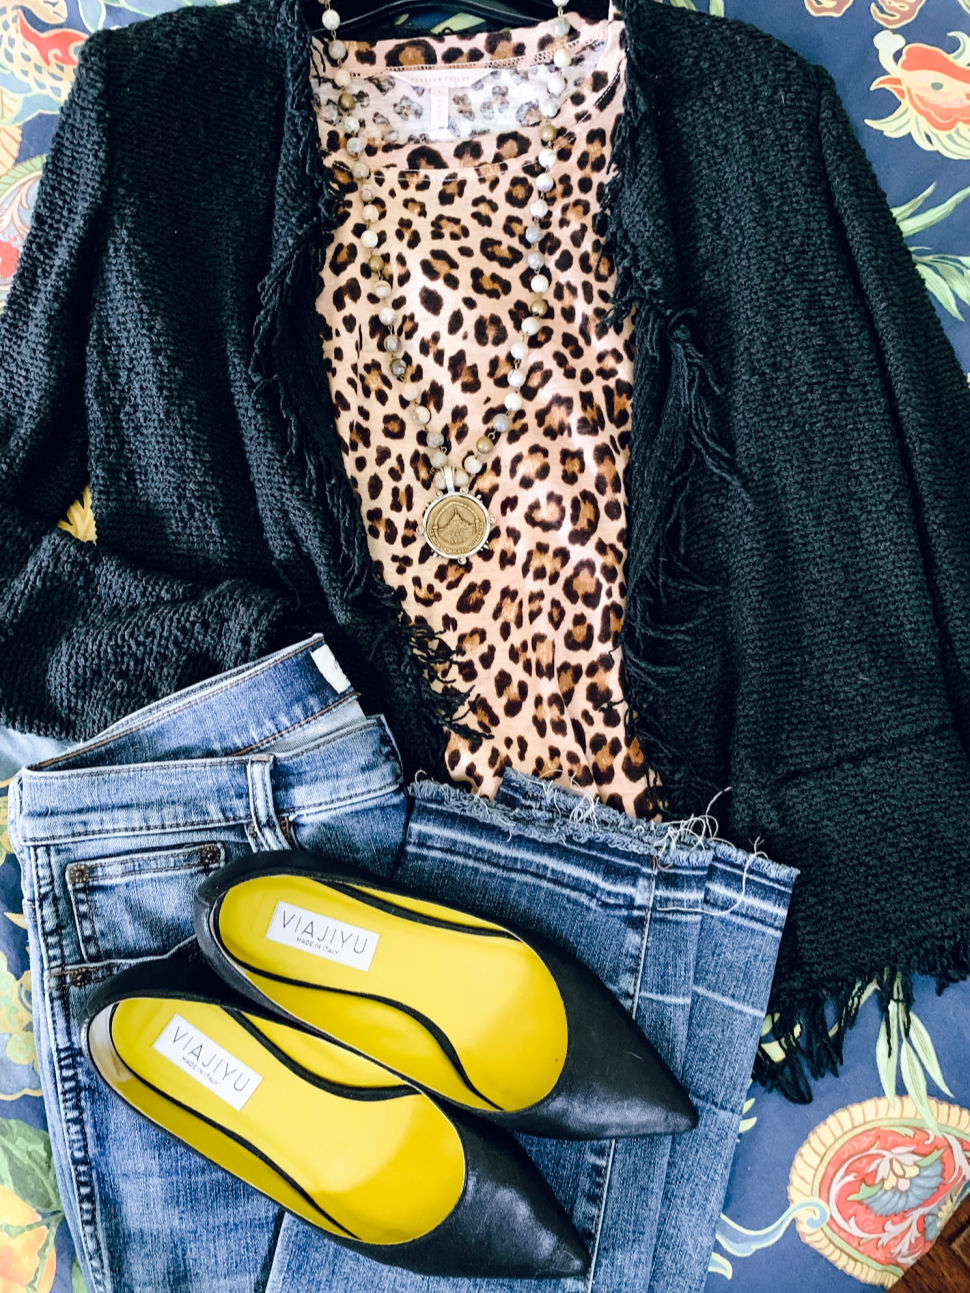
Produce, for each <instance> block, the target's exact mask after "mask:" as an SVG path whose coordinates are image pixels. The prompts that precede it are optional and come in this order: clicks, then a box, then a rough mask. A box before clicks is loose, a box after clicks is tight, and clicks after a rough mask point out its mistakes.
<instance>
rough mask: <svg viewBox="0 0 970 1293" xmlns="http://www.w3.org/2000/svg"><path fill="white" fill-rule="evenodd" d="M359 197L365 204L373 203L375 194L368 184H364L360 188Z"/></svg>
mask: <svg viewBox="0 0 970 1293" xmlns="http://www.w3.org/2000/svg"><path fill="white" fill-rule="evenodd" d="M360 196H361V197H362V198H363V199H364V201H365V202H373V201H374V199H375V198H376V197H377V194H376V193H375V192H374V190H373V189H372V188H371V186H370V185H369V184H364V185H363V186H362V187H361V190H360ZM375 209H376V208H375Z"/></svg>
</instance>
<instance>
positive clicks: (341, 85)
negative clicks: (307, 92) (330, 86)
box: [333, 67, 350, 90]
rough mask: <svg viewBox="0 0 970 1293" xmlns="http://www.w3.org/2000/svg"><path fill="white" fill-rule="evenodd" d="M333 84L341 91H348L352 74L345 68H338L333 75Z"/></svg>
mask: <svg viewBox="0 0 970 1293" xmlns="http://www.w3.org/2000/svg"><path fill="white" fill-rule="evenodd" d="M333 83H334V85H335V86H337V88H338V89H340V90H346V88H347V86H348V85H349V84H350V73H349V72H348V71H347V69H346V68H345V67H338V68H337V70H336V72H334V74H333Z"/></svg>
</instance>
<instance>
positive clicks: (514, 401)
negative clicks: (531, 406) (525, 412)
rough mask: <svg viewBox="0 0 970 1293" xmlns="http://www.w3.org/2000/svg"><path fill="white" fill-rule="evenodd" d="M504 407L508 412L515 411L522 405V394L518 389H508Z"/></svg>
mask: <svg viewBox="0 0 970 1293" xmlns="http://www.w3.org/2000/svg"><path fill="white" fill-rule="evenodd" d="M505 407H506V408H507V409H508V411H509V412H510V413H516V412H518V410H519V409H520V408H521V407H522V396H521V395H520V394H519V392H518V391H509V393H508V395H506V397H505Z"/></svg>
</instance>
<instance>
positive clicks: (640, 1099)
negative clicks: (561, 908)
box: [194, 850, 697, 1140]
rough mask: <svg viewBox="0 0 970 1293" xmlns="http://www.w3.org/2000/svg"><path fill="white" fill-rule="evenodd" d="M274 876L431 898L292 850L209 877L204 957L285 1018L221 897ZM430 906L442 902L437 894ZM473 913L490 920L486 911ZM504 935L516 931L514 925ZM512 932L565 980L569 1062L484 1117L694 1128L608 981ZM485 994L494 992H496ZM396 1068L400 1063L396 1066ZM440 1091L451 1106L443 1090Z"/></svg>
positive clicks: (642, 1129) (597, 1130) (199, 922)
mask: <svg viewBox="0 0 970 1293" xmlns="http://www.w3.org/2000/svg"><path fill="white" fill-rule="evenodd" d="M273 873H276V874H280V875H285V874H288V873H289V874H300V875H306V874H311V875H318V876H319V877H320V879H321V880H322V881H326V880H327V879H332V880H338V881H340V882H343V883H349V884H361V883H366V884H368V885H369V886H370V887H372V888H376V889H379V890H383V891H385V892H387V893H389V894H398V895H403V896H411V897H414V898H422V897H428V896H427V895H423V894H421V893H420V892H419V891H417V890H409V889H404V888H402V887H401V886H399V885H394V884H392V883H390V882H388V881H386V880H383V879H380V878H377V877H373V876H365V875H363V874H358V875H353V874H348V873H347V872H346V870H341V871H339V872H336V871H331V870H328V859H327V858H326V856H324V855H322V854H317V853H304V852H290V851H285V850H283V851H274V852H267V853H256V854H253V855H252V856H251V857H246V858H242V859H239V860H238V861H235V862H231V863H229V864H228V865H227V866H225V867H224V868H222V870H220V871H217V872H215V873H214V874H213V875H211V876H208V877H207V878H206V879H205V880H203V881H202V883H201V884H200V886H199V888H198V890H197V891H196V899H195V912H194V916H195V929H196V936H197V938H198V941H199V945H200V946H201V948H202V951H203V953H204V954H205V956H206V957H207V958H208V959H209V961H210V963H211V964H212V966H213V968H214V969H215V970H216V971H217V972H218V974H219V975H221V976H222V977H223V978H224V979H225V980H226V982H227V983H231V984H232V985H233V986H234V987H235V988H237V989H238V990H239V991H240V992H241V993H243V994H244V995H246V996H248V997H250V998H251V999H252V1000H254V1001H258V1002H259V1003H260V1004H261V1005H262V1006H264V1007H265V1008H268V1009H270V1010H276V1011H277V1012H278V1013H279V1014H280V1015H281V1016H283V1017H285V1018H292V1016H291V1015H289V1014H288V1012H287V1011H286V1010H285V1009H284V1008H283V1007H282V1006H281V1005H278V1004H277V1003H276V1002H274V1000H273V999H272V997H271V996H269V995H267V994H266V993H265V992H263V991H262V990H261V989H260V988H258V987H256V986H255V985H254V984H253V983H252V982H251V981H250V979H249V977H248V976H247V974H246V972H245V971H244V970H243V969H242V968H241V967H240V966H239V965H238V964H237V963H236V962H235V961H234V960H233V958H232V956H231V955H230V954H229V953H228V952H227V950H226V948H225V947H224V945H223V943H222V940H221V939H220V937H219V933H218V929H217V924H218V909H219V903H220V900H221V898H222V896H223V895H224V894H225V893H226V892H227V891H228V890H229V889H230V888H231V887H232V886H233V885H234V884H237V883H240V882H241V881H243V880H245V879H247V878H250V877H252V876H255V875H267V874H273ZM428 900H429V901H438V900H436V899H432V898H430V897H429V898H428ZM441 905H442V906H447V905H448V904H441ZM453 909H454V910H455V911H461V910H463V909H462V908H457V907H454V908H453ZM467 911H468V913H469V914H472V915H476V916H479V917H481V918H483V919H491V917H490V916H489V914H488V913H487V912H485V911H472V909H471V908H469V909H467ZM503 928H506V929H510V927H509V926H508V925H504V926H503ZM511 932H512V933H513V934H515V936H516V937H518V938H520V939H521V940H522V941H523V942H524V943H525V944H526V945H528V946H529V947H531V948H532V950H533V951H535V952H536V953H537V954H538V955H539V956H540V957H541V959H542V960H543V962H544V963H545V965H546V967H547V969H548V970H549V972H550V973H551V974H552V976H553V978H554V980H555V982H556V985H557V987H558V989H559V993H560V996H561V998H562V1001H563V1005H564V1006H565V1010H566V1018H567V1024H568V1034H567V1048H566V1056H565V1060H564V1063H563V1067H562V1070H561V1072H560V1075H559V1078H558V1080H557V1082H556V1083H555V1085H554V1087H553V1089H552V1090H551V1091H550V1092H549V1094H548V1095H546V1096H545V1097H544V1098H543V1099H542V1100H540V1101H538V1102H537V1103H535V1104H533V1105H530V1106H529V1107H527V1108H524V1109H519V1110H515V1111H503V1110H500V1111H496V1112H493V1111H492V1110H488V1111H482V1110H480V1109H476V1110H475V1111H474V1112H475V1114H476V1116H477V1117H478V1118H479V1119H483V1120H487V1121H489V1122H494V1123H495V1124H496V1125H498V1126H502V1127H507V1128H511V1129H513V1130H515V1131H519V1132H528V1133H531V1134H533V1135H539V1136H552V1137H557V1138H563V1139H592V1140H600V1139H608V1138H612V1137H615V1136H644V1135H657V1134H669V1135H678V1134H681V1133H683V1132H686V1131H690V1130H691V1129H692V1128H693V1127H695V1126H696V1125H697V1110H696V1109H695V1107H694V1105H693V1103H692V1102H691V1100H690V1097H689V1096H688V1094H687V1092H686V1090H685V1089H684V1087H683V1086H682V1085H681V1084H680V1082H679V1081H678V1080H677V1078H676V1077H675V1076H674V1074H673V1072H672V1071H671V1070H670V1068H669V1067H668V1065H667V1064H666V1063H665V1062H664V1060H663V1059H662V1058H661V1056H660V1055H659V1054H658V1053H657V1051H656V1049H655V1048H654V1046H653V1045H652V1044H651V1043H650V1042H649V1041H648V1039H647V1038H646V1037H645V1036H644V1035H643V1033H642V1032H641V1031H640V1029H639V1028H638V1027H637V1026H636V1024H635V1023H634V1022H633V1020H632V1018H631V1017H630V1015H628V1014H627V1012H626V1011H625V1010H624V1009H623V1007H622V1006H621V1005H620V1003H619V1002H618V1001H617V1000H616V998H615V997H614V996H613V995H612V993H610V992H609V991H608V989H607V988H606V987H605V986H604V985H603V984H602V983H601V982H600V980H599V979H598V978H597V977H596V976H595V975H594V974H593V973H592V972H591V971H590V970H588V969H587V968H586V967H585V966H584V965H582V964H581V963H580V962H579V961H578V960H577V959H576V958H575V957H573V956H571V955H570V954H569V953H567V952H565V951H563V950H561V949H559V948H557V947H556V946H555V945H554V944H552V943H551V942H550V941H549V940H548V939H545V938H543V937H540V936H539V935H535V934H532V933H529V934H525V933H523V932H522V931H520V930H516V929H512V930H511ZM441 972H442V974H443V975H447V973H448V967H447V966H446V965H443V966H442V967H441ZM483 990H484V991H487V985H483ZM469 1008H470V1009H471V1008H473V1003H469ZM307 1026H308V1027H309V1025H307ZM385 1063H387V1061H386V1060H385ZM388 1067H393V1066H392V1065H390V1064H389V1063H388ZM394 1071H395V1072H397V1073H399V1074H401V1076H403V1077H405V1078H407V1079H408V1080H409V1081H411V1082H413V1083H414V1085H415V1086H422V1084H421V1083H420V1082H419V1081H418V1080H417V1079H416V1078H415V1077H414V1075H413V1074H409V1073H407V1072H405V1070H404V1069H403V1068H400V1069H398V1068H395V1069H394ZM422 1089H424V1090H427V1089H428V1088H427V1087H426V1086H423V1087H422ZM432 1094H434V1095H435V1096H436V1098H438V1099H445V1097H443V1096H441V1095H440V1094H439V1093H434V1092H432Z"/></svg>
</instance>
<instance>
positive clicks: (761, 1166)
mask: <svg viewBox="0 0 970 1293" xmlns="http://www.w3.org/2000/svg"><path fill="white" fill-rule="evenodd" d="M642 2H643V3H656V2H658V0H642ZM59 3H60V7H61V9H63V10H64V17H63V19H62V20H58V21H51V20H50V19H51V16H52V14H54V13H55V12H58V11H57V10H56V9H55V8H54V7H51V6H47V7H45V6H43V5H42V4H41V3H40V0H25V2H24V3H19V4H13V5H10V6H8V7H7V8H6V9H5V10H4V12H3V13H2V14H0V27H2V28H3V32H4V44H3V46H2V49H3V53H2V54H0V91H2V96H0V105H2V110H0V305H2V303H3V300H4V299H5V296H6V292H7V291H8V290H9V285H10V281H11V279H12V276H13V274H14V272H15V269H16V264H17V258H18V254H19V249H20V247H21V246H22V245H23V240H24V238H25V237H26V234H27V231H28V229H29V226H30V214H31V210H32V205H33V200H34V197H35V195H36V186H37V180H38V178H39V175H40V172H41V168H42V166H43V160H44V154H45V152H46V150H47V148H48V146H49V143H50V139H51V136H52V134H53V130H54V127H55V124H56V118H57V113H58V111H59V109H60V107H61V105H62V104H63V102H64V99H65V97H66V95H67V92H68V90H69V88H70V84H71V81H72V79H73V71H74V67H75V65H76V55H77V49H78V46H79V44H80V43H81V42H83V40H84V39H86V37H87V35H88V34H89V33H90V32H91V31H93V30H96V29H98V28H100V27H103V26H118V25H123V24H127V23H130V22H137V21H142V20H144V19H145V18H148V17H151V16H152V15H153V14H155V13H158V12H162V11H164V10H167V9H172V8H175V7H177V5H176V4H175V3H173V0H127V2H126V3H110V4H107V3H105V2H104V0H70V2H69V3H68V4H67V5H66V6H65V5H64V3H63V0H59ZM676 3H678V4H679V5H680V6H681V7H685V8H695V7H700V8H702V9H705V10H708V9H709V11H710V12H711V13H712V15H713V16H714V17H715V18H720V17H724V16H726V17H728V18H735V19H741V20H743V21H746V22H749V23H752V24H753V25H755V26H756V27H758V28H760V29H761V30H763V31H766V32H769V33H770V34H772V35H774V36H776V37H778V38H779V39H780V40H782V41H784V42H785V43H786V44H788V45H790V46H791V47H792V48H794V49H795V50H797V51H798V52H799V53H801V54H802V55H804V56H805V57H806V58H808V59H810V60H811V61H813V62H818V63H822V64H824V65H825V66H826V67H827V68H828V69H829V71H830V72H831V73H832V75H833V76H834V77H835V80H836V83H837V86H838V89H839V93H840V95H841V97H842V100H843V102H844V103H845V106H846V109H847V111H848V113H849V116H850V118H851V120H852V122H853V125H854V126H855V128H856V131H857V133H858V136H859V138H860V140H861V142H862V144H863V147H864V148H865V151H866V153H867V154H868V156H869V157H870V159H871V161H872V163H873V165H874V167H875V170H876V174H877V176H878V178H879V180H880V183H881V184H882V187H883V189H884V191H885V193H886V196H887V200H888V201H889V204H890V205H891V206H892V207H893V209H894V212H895V214H896V217H897V219H898V220H899V222H900V225H901V228H902V230H903V233H904V236H905V238H906V241H907V243H908V245H909V246H910V248H911V250H912V252H913V255H914V257H915V258H916V260H917V264H918V266H919V269H920V272H921V274H922V275H923V278H924V281H925V283H926V286H927V290H928V291H929V292H930V293H931V297H932V300H933V302H934V305H935V307H936V309H937V312H938V314H939V315H940V318H941V319H942V321H943V325H944V328H945V329H946V332H947V335H948V337H949V339H950V341H951V343H952V344H953V347H954V349H955V351H956V353H957V355H958V357H959V359H960V361H961V363H962V364H963V367H964V369H965V370H966V369H970V330H968V327H967V322H966V320H967V313H968V310H970V236H968V235H970V202H967V200H966V199H967V197H968V196H970V170H968V169H961V168H966V165H967V162H968V160H970V0H872V2H871V3H869V2H868V0H697V2H696V4H695V3H694V0H676ZM45 14H46V15H47V18H46V19H45V17H44V15H45ZM445 17H446V15H445V14H444V13H442V14H441V15H440V16H436V15H431V16H430V17H428V18H427V23H428V25H429V26H431V27H433V26H434V24H435V23H436V22H437V21H439V20H444V18H445ZM728 110H729V109H728V107H727V106H726V107H725V111H728ZM160 111H164V105H160ZM920 343H921V338H920V337H919V335H916V334H914V335H913V337H912V345H913V347H914V349H915V350H916V352H917V353H918V351H919V347H920ZM968 488H970V486H968ZM64 524H65V528H70V529H71V530H72V531H73V532H74V533H75V534H76V535H77V537H78V538H85V537H90V528H91V516H90V512H89V511H88V510H87V509H86V508H85V507H84V505H83V504H82V503H81V502H80V501H79V504H78V505H77V506H76V508H74V509H72V514H71V515H70V517H69V518H68V519H67V520H66V521H65V523H64ZM25 648H26V644H25ZM57 748H61V747H58V746H57V745H56V743H52V742H47V741H35V740H33V739H32V738H26V737H23V736H20V735H18V734H15V733H9V732H7V733H2V732H0V780H2V781H8V780H9V778H10V777H12V776H13V774H14V773H15V772H16V770H17V769H18V768H19V767H20V766H22V765H23V764H24V763H26V762H31V761H34V760H36V759H39V758H43V757H45V756H46V755H47V754H49V753H53V752H54V750H55V749H57ZM4 794H5V791H3V790H2V789H0V795H4ZM5 809H6V804H5V799H3V798H2V797H0V818H2V816H4V815H5ZM0 825H2V821H0ZM887 828H888V827H887ZM0 843H2V845H3V846H4V848H5V849H6V839H5V834H4V836H0ZM0 858H2V861H0V1293H19V1291H20V1290H23V1291H24V1293H50V1291H51V1290H53V1293H73V1291H74V1290H78V1289H80V1288H82V1287H83V1283H82V1281H81V1278H80V1272H79V1270H78V1268H77V1265H76V1263H75V1262H74V1261H73V1254H72V1252H71V1245H70V1239H69V1235H68V1232H67V1227H66V1226H64V1225H62V1224H60V1223H61V1221H62V1219H63V1212H62V1209H61V1205H60V1201H59V1199H58V1197H57V1192H56V1187H55V1185H54V1179H53V1172H52V1169H51V1165H50V1149H49V1142H48V1140H47V1133H46V1129H45V1122H44V1113H43V1104H42V1102H41V1098H40V1089H39V1085H38V1080H37V1071H36V1066H35V1062H34V1052H33V1042H32V1036H31V1028H30V976H29V971H28V968H27V955H26V943H25V939H26V935H25V932H24V928H23V922H22V917H21V915H20V912H21V902H20V873H19V868H18V864H17V861H16V859H15V858H14V857H13V856H12V855H11V854H10V853H9V850H8V849H7V850H6V852H0ZM887 883H892V878H891V877H889V878H888V880H887ZM908 900H909V896H908V895H907V894H906V893H905V892H900V894H899V902H900V903H901V904H905V903H906V902H907V901H908ZM915 1015H916V1019H917V1025H916V1026H914V1028H913V1030H912V1032H911V1033H910V1036H909V1038H908V1039H903V1038H901V1037H896V1038H894V1039H890V1038H889V1037H887V1035H886V1033H885V1032H884V1031H883V1030H881V1029H880V1021H879V1014H878V1011H877V1010H876V1008H875V1002H874V1001H868V1002H866V1004H865V1005H864V1006H863V1008H862V1011H861V1013H860V1017H859V1021H858V1023H857V1025H856V1027H855V1028H854V1030H853V1031H852V1032H851V1033H850V1034H849V1037H848V1040H847V1043H846V1064H845V1068H844V1071H843V1073H842V1075H841V1076H840V1077H839V1078H838V1079H833V1078H829V1079H825V1080H824V1081H822V1082H820V1083H818V1084H817V1085H816V1087H815V1099H814V1102H813V1103H812V1104H810V1105H807V1106H794V1105H791V1104H789V1103H788V1102H787V1101H785V1100H783V1099H782V1098H781V1097H780V1096H778V1095H767V1094H765V1093H764V1092H763V1091H761V1090H759V1089H757V1088H752V1093H751V1096H750V1104H749V1107H748V1109H747V1112H746V1119H745V1122H744V1123H743V1124H742V1132H741V1135H740V1137H739V1142H738V1146H737V1151H736V1154H735V1159H734V1166H733V1171H732V1175H731V1181H730V1185H729V1188H728V1193H727V1198H726V1200H725V1203H724V1209H723V1216H722V1220H721V1225H720V1228H719V1232H718V1243H717V1247H716V1249H715V1254H714V1259H713V1262H712V1267H711V1273H710V1276H709V1279H708V1290H707V1293H722V1291H723V1293H729V1291H730V1290H732V1289H736V1290H741V1293H787V1290H789V1289H792V1288H800V1289H806V1290H809V1291H810V1293H830V1291H831V1293H839V1291H840V1290H844V1289H850V1288H859V1287H861V1286H862V1285H865V1284H870V1285H876V1286H882V1287H888V1286H889V1285H891V1284H892V1283H893V1282H894V1280H895V1279H897V1278H898V1277H899V1275H900V1273H901V1272H902V1271H903V1270H904V1269H905V1268H906V1267H907V1266H908V1265H910V1264H911V1263H912V1262H913V1261H915V1260H916V1259H917V1258H918V1257H919V1256H920V1254H921V1253H922V1252H924V1251H925V1250H926V1248H927V1247H928V1245H929V1244H930V1242H931V1241H932V1239H933V1238H934V1236H935V1235H936V1234H937V1233H938V1231H939V1228H940V1226H941V1225H942V1224H943V1222H944V1221H945V1217H946V1215H947V1214H948V1212H949V1211H951V1210H952V1208H953V1207H954V1206H955V1205H956V1203H957V1202H958V1201H959V1199H960V1198H961V1197H962V1196H963V1194H965V1193H966V1191H967V1189H968V1182H970V1158H968V1155H970V985H968V984H959V985H956V986H955V987H952V988H950V989H948V991H947V992H946V993H945V994H944V995H943V996H942V997H938V996H937V995H936V993H935V990H934V987H933V984H932V983H931V982H928V981H922V982H920V983H919V984H918V987H917V994H916V1002H915ZM765 1040H766V1043H767V1044H768V1045H771V1044H772V1043H771V1037H770V1022H769V1023H767V1024H766V1035H765ZM890 1040H892V1041H893V1045H892V1046H891V1047H890V1045H889V1042H890ZM699 1188H702V1187H699ZM241 1293H243V1291H242V1290H241ZM618 1293H619V1291H618Z"/></svg>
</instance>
